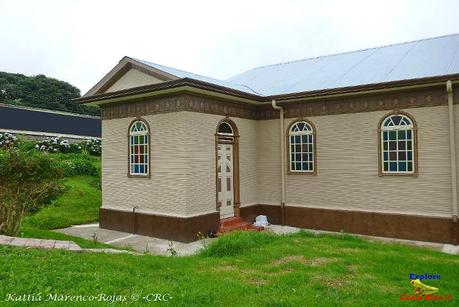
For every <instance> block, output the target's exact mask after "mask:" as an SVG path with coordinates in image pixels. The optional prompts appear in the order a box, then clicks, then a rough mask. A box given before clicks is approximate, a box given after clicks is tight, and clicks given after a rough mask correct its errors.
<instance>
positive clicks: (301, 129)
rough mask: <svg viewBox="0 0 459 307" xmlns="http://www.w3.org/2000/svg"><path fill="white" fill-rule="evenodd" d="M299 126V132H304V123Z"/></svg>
mask: <svg viewBox="0 0 459 307" xmlns="http://www.w3.org/2000/svg"><path fill="white" fill-rule="evenodd" d="M297 126H298V130H299V131H303V129H304V122H300V123H298V124H297Z"/></svg>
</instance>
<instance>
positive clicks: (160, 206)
mask: <svg viewBox="0 0 459 307" xmlns="http://www.w3.org/2000/svg"><path fill="white" fill-rule="evenodd" d="M143 118H144V119H145V120H146V121H147V122H148V124H149V125H150V128H151V143H152V146H151V152H152V157H151V179H143V178H128V177H127V154H128V152H127V146H128V145H127V130H128V127H129V124H130V122H131V121H132V120H133V119H134V118H124V119H113V120H103V122H102V137H103V141H104V145H103V160H102V164H103V175H102V188H103V207H112V208H117V209H123V210H132V207H133V206H134V205H137V206H139V207H140V208H139V211H144V212H150V213H159V214H166V215H178V216H193V215H199V214H204V213H209V212H215V210H216V208H215V205H216V183H215V130H216V126H217V123H218V122H219V121H220V120H222V119H223V118H224V117H223V116H219V115H210V114H202V113H193V112H176V113H169V114H160V115H149V116H144V117H143ZM233 120H234V121H235V124H236V125H237V127H238V129H239V132H240V134H241V137H240V140H239V143H240V181H241V203H242V204H249V203H250V204H254V203H256V191H257V189H256V161H255V159H256V131H255V129H256V121H254V120H248V119H237V118H236V119H233Z"/></svg>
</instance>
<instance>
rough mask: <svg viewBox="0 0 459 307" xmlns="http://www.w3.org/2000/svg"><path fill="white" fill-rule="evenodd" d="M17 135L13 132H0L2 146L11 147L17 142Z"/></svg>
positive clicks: (0, 146)
mask: <svg viewBox="0 0 459 307" xmlns="http://www.w3.org/2000/svg"><path fill="white" fill-rule="evenodd" d="M17 140H18V139H17V137H16V136H15V135H14V134H11V133H0V148H3V149H5V148H11V147H14V146H15V144H16V143H17Z"/></svg>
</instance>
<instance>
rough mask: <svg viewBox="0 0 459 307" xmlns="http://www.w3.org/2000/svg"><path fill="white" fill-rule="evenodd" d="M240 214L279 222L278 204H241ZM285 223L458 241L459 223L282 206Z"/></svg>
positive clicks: (444, 219)
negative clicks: (263, 216) (265, 217)
mask: <svg viewBox="0 0 459 307" xmlns="http://www.w3.org/2000/svg"><path fill="white" fill-rule="evenodd" d="M240 210H241V211H240V212H241V217H242V218H243V219H245V220H246V221H247V222H253V221H254V220H255V217H256V216H257V215H260V214H264V215H267V216H268V221H269V222H270V223H272V224H280V222H281V207H280V206H271V205H255V206H250V207H241V208H240ZM285 225H288V226H294V227H301V228H307V229H317V230H328V231H336V232H346V233H355V234H363V235H371V236H380V237H389V238H399V239H407V240H418V241H427V242H438V243H448V244H455V245H458V244H459V223H457V222H456V223H455V222H453V220H452V218H451V219H450V218H440V217H428V216H416V215H403V214H388V213H375V212H362V211H347V210H330V209H318V208H304V207H293V206H285Z"/></svg>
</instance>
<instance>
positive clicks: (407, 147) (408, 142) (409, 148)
mask: <svg viewBox="0 0 459 307" xmlns="http://www.w3.org/2000/svg"><path fill="white" fill-rule="evenodd" d="M411 143H412V141H406V149H408V150H411V147H412V146H411V145H412V144H411Z"/></svg>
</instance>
